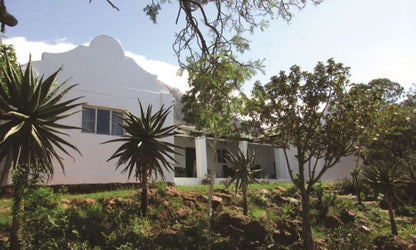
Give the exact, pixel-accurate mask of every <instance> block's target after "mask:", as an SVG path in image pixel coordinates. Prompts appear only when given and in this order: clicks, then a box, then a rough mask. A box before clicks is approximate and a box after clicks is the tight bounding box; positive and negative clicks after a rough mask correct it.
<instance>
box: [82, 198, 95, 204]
mask: <svg viewBox="0 0 416 250" xmlns="http://www.w3.org/2000/svg"><path fill="white" fill-rule="evenodd" d="M84 202H85V204H87V205H94V204H95V203H97V202H96V201H95V200H94V199H91V198H87V199H85V201H84Z"/></svg>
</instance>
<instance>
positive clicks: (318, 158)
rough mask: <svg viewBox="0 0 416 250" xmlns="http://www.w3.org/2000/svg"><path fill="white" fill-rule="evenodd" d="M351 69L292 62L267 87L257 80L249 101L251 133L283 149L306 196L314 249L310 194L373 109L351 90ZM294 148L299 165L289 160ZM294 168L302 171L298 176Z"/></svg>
mask: <svg viewBox="0 0 416 250" xmlns="http://www.w3.org/2000/svg"><path fill="white" fill-rule="evenodd" d="M348 75H349V68H347V67H344V66H343V65H342V64H341V63H335V62H334V60H332V59H329V60H328V61H327V63H326V65H325V64H323V63H318V64H317V65H316V66H315V69H314V72H313V73H310V72H306V71H301V70H300V68H299V67H298V66H296V65H295V66H292V67H291V69H290V73H289V74H286V73H285V72H284V71H281V72H280V74H279V75H278V76H274V77H272V78H271V81H270V82H269V83H267V84H266V85H264V86H263V85H261V84H260V83H256V84H255V86H254V89H253V91H252V98H251V99H247V105H246V106H247V111H248V112H247V115H248V116H249V123H248V124H249V125H250V126H249V127H250V128H251V132H252V133H254V134H257V135H259V136H260V135H262V136H263V138H265V140H267V141H268V142H270V143H271V144H272V145H274V146H275V147H278V148H282V149H283V152H284V155H285V160H286V165H287V168H288V172H289V175H290V178H291V180H292V182H293V183H294V184H295V185H296V187H297V188H298V190H299V191H300V194H301V198H302V227H303V228H302V233H303V235H302V237H303V242H304V247H305V249H313V238H312V229H311V222H310V215H309V210H310V194H311V192H312V190H313V186H314V184H315V183H317V182H318V181H319V180H320V179H321V177H322V176H323V175H324V173H325V172H326V171H327V170H328V169H330V168H332V167H333V166H334V165H335V164H336V163H337V162H339V160H340V159H341V157H343V156H347V155H350V154H352V153H353V152H354V151H355V147H354V146H355V143H356V141H357V138H358V137H359V135H360V134H361V133H362V131H363V128H364V126H365V124H366V122H367V118H368V117H371V116H369V115H368V113H369V112H371V109H369V108H368V107H367V105H365V103H362V102H361V101H362V100H364V98H357V93H355V92H348V91H347V87H348ZM291 150H293V151H295V157H296V160H297V163H292V162H291V161H289V156H288V155H289V151H291ZM294 172H297V174H296V175H295V174H294Z"/></svg>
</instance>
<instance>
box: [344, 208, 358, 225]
mask: <svg viewBox="0 0 416 250" xmlns="http://www.w3.org/2000/svg"><path fill="white" fill-rule="evenodd" d="M355 216H356V213H355V212H354V211H351V210H348V211H346V210H343V211H342V212H341V220H342V221H343V222H344V223H345V224H348V223H354V221H355Z"/></svg>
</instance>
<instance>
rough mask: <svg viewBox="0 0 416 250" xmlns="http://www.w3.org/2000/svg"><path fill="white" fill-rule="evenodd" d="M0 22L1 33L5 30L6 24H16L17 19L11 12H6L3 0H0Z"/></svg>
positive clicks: (11, 25)
mask: <svg viewBox="0 0 416 250" xmlns="http://www.w3.org/2000/svg"><path fill="white" fill-rule="evenodd" d="M0 23H1V32H2V33H4V32H5V31H6V25H7V26H10V27H13V26H16V25H17V19H16V18H15V17H14V16H13V15H12V14H10V13H9V12H7V9H6V5H4V0H0Z"/></svg>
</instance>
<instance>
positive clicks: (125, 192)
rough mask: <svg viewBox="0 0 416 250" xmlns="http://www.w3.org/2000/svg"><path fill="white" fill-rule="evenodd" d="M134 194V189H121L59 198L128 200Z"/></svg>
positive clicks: (67, 195) (65, 195)
mask: <svg viewBox="0 0 416 250" xmlns="http://www.w3.org/2000/svg"><path fill="white" fill-rule="evenodd" d="M135 192H136V190H135V189H122V190H114V191H106V192H98V193H90V194H62V196H61V198H63V199H69V200H73V199H74V198H79V199H95V200H98V199H109V198H115V197H120V198H128V197H130V196H132V195H133V194H134V193H135Z"/></svg>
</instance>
